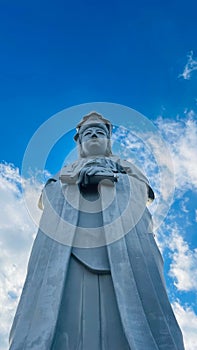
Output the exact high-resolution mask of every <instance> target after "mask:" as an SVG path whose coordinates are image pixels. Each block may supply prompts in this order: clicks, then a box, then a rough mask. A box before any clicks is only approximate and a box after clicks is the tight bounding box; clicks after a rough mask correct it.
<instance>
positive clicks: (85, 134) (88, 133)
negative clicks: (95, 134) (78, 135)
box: [83, 131, 91, 136]
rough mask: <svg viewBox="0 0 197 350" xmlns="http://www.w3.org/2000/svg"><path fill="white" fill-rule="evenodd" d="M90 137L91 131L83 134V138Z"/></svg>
mask: <svg viewBox="0 0 197 350" xmlns="http://www.w3.org/2000/svg"><path fill="white" fill-rule="evenodd" d="M87 135H91V131H86V132H84V134H83V136H87Z"/></svg>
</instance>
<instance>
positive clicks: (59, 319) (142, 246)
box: [10, 112, 184, 350]
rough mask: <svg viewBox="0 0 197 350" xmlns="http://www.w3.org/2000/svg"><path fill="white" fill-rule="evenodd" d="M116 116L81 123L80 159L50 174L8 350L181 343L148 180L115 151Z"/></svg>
mask: <svg viewBox="0 0 197 350" xmlns="http://www.w3.org/2000/svg"><path fill="white" fill-rule="evenodd" d="M111 132H112V131H111V123H110V121H108V120H107V119H105V118H103V117H102V116H101V115H99V114H98V113H96V112H92V113H90V114H89V115H87V116H85V117H84V118H83V120H82V121H81V122H80V123H79V125H78V126H77V133H76V135H75V140H76V142H77V143H78V148H79V159H78V160H77V161H76V162H75V163H73V164H69V165H67V166H65V167H64V168H63V169H62V170H61V171H60V173H58V174H57V175H56V176H54V177H53V178H51V179H49V181H48V182H47V184H46V185H45V188H44V190H43V193H42V196H41V199H40V202H39V206H40V207H42V208H43V215H42V218H41V221H40V228H39V231H38V234H37V237H36V239H35V242H34V245H33V249H32V253H31V257H30V260H29V265H28V271H27V277H26V281H25V284H24V288H23V292H22V296H21V299H20V302H19V305H18V309H17V312H16V315H15V319H14V322H13V325H12V329H11V333H10V350H22V349H25V350H28V349H29V350H30V349H31V350H49V349H51V350H63V349H64V350H65V349H67V350H109V349H113V350H129V349H130V350H145V349H146V350H183V349H184V345H183V340H182V334H181V331H180V329H179V326H178V324H177V321H176V319H175V316H174V314H173V311H172V308H171V305H170V303H169V300H168V297H167V294H166V288H165V281H164V277H163V260H162V256H161V254H160V252H159V250H158V248H157V245H156V243H155V240H154V236H153V233H152V220H151V215H150V212H149V210H148V208H147V206H146V205H147V202H148V201H152V200H153V199H154V194H153V191H152V189H151V188H150V186H149V183H148V180H147V179H146V177H145V176H144V175H143V174H142V173H141V171H140V170H139V169H138V168H136V167H135V166H134V165H133V164H131V163H129V162H127V161H125V160H122V159H120V158H119V157H118V156H115V155H113V154H112V150H111V141H110V139H111Z"/></svg>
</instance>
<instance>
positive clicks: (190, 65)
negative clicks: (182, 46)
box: [179, 51, 197, 80]
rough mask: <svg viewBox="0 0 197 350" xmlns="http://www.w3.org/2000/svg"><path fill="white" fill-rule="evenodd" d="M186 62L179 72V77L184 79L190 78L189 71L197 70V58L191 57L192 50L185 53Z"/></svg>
mask: <svg viewBox="0 0 197 350" xmlns="http://www.w3.org/2000/svg"><path fill="white" fill-rule="evenodd" d="M187 58H188V60H187V63H186V65H185V67H184V70H183V73H181V74H179V78H181V77H182V78H183V79H185V80H190V79H191V73H192V72H194V71H195V70H197V59H195V58H193V51H190V53H189V54H188V55H187Z"/></svg>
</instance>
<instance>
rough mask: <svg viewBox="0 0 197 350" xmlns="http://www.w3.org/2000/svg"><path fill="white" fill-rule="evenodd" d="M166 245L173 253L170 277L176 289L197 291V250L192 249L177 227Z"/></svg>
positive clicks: (167, 239)
mask: <svg viewBox="0 0 197 350" xmlns="http://www.w3.org/2000/svg"><path fill="white" fill-rule="evenodd" d="M169 228H170V227H168V230H169ZM166 245H167V246H168V248H169V249H170V250H171V252H172V254H171V264H170V271H169V275H170V276H171V277H172V278H173V279H174V281H175V282H174V284H175V286H176V288H177V289H178V290H181V291H197V269H196V266H197V249H193V250H192V249H190V247H189V245H188V243H187V242H186V241H185V240H184V239H183V237H182V236H181V234H180V232H179V230H178V228H177V226H175V227H174V228H173V229H172V230H171V234H170V236H169V237H168V238H166Z"/></svg>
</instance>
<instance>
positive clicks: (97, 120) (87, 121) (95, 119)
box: [74, 111, 112, 141]
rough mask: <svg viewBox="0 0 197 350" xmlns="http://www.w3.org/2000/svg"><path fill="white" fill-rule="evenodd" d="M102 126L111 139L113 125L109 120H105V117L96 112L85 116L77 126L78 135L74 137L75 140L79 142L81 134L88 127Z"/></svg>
mask: <svg viewBox="0 0 197 350" xmlns="http://www.w3.org/2000/svg"><path fill="white" fill-rule="evenodd" d="M98 124H100V125H102V124H103V127H104V128H106V130H107V132H108V134H109V137H110V135H111V130H112V124H111V122H110V121H109V120H108V119H105V118H103V116H102V115H101V114H99V113H97V112H95V111H93V112H90V113H89V114H87V115H85V116H84V117H83V119H82V120H81V121H80V122H79V124H78V125H77V127H76V129H77V133H76V134H75V136H74V140H75V141H77V140H78V138H79V135H80V133H82V132H83V131H84V130H85V129H86V128H87V127H89V126H92V125H98Z"/></svg>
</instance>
